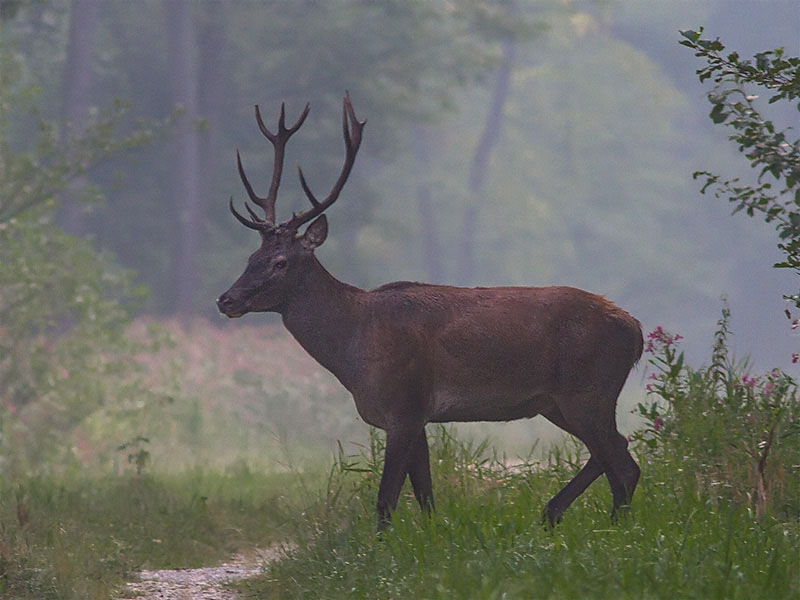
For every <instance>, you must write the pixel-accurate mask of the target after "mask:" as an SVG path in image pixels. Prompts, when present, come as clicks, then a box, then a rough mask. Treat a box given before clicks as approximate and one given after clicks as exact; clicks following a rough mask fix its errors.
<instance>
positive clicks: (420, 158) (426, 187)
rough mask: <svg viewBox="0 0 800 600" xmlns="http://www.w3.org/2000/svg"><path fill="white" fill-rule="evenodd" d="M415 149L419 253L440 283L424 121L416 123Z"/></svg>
mask: <svg viewBox="0 0 800 600" xmlns="http://www.w3.org/2000/svg"><path fill="white" fill-rule="evenodd" d="M414 139H415V140H416V143H415V144H414V153H415V155H416V159H417V163H418V168H419V174H420V178H419V183H417V210H418V213H419V221H420V229H421V231H422V253H423V257H422V258H423V261H424V264H425V270H426V271H427V277H428V281H430V282H432V283H442V276H443V275H444V273H443V271H442V247H441V244H440V236H441V232H440V231H439V225H438V220H437V212H436V210H435V209H434V206H433V197H432V194H431V183H430V167H429V165H430V164H431V144H432V143H433V140H432V136H431V135H430V131H429V130H428V128H427V127H426V126H425V125H419V126H417V127H416V134H415V135H414Z"/></svg>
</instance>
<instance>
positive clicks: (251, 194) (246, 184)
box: [236, 148, 266, 221]
mask: <svg viewBox="0 0 800 600" xmlns="http://www.w3.org/2000/svg"><path fill="white" fill-rule="evenodd" d="M236 168H237V169H238V170H239V178H240V179H241V180H242V183H243V184H244V189H245V190H247V195H248V196H249V197H250V201H251V202H254V203H255V204H257V205H259V206H263V203H264V202H266V198H261V197H259V196H257V195H256V193H255V192H254V191H253V186H252V185H250V181H248V179H247V175H245V173H244V167H243V166H242V157H241V156H240V154H239V149H238V148H237V149H236ZM246 208H247V211H248V212H249V213H250V214H251V215H252V214H254V213H253V211H252V210H250V207H249V206H246ZM254 218H255V220H256V221H263V220H264V219H262V218H261V217H254Z"/></svg>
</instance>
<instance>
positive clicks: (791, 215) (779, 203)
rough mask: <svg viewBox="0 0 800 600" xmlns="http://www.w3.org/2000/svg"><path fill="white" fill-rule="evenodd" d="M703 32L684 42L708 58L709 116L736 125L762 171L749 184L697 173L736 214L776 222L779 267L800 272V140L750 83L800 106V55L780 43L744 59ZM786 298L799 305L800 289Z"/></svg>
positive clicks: (741, 143) (703, 76)
mask: <svg viewBox="0 0 800 600" xmlns="http://www.w3.org/2000/svg"><path fill="white" fill-rule="evenodd" d="M702 33H703V29H702V28H700V30H699V31H691V30H687V31H682V32H681V35H682V36H683V38H684V39H683V40H681V41H680V44H682V45H683V46H686V47H688V48H691V49H693V50H694V51H695V56H697V57H699V58H703V59H704V60H705V61H706V66H705V67H703V68H701V69H698V70H697V71H696V73H697V75H698V77H699V79H700V81H701V82H705V81H707V80H709V79H711V80H712V81H713V82H714V84H715V87H714V89H713V90H711V91H710V92H708V94H707V97H708V101H709V102H710V103H711V112H710V113H709V117H710V118H711V120H712V121H713V122H714V123H717V124H724V125H726V126H727V127H730V128H731V129H732V130H733V132H732V133H731V135H730V136H729V138H730V139H731V140H732V141H734V142H736V143H737V144H738V147H739V151H740V152H741V153H742V154H744V155H745V157H746V158H747V159H748V160H749V161H750V166H751V167H752V168H754V169H757V170H758V178H757V180H756V182H755V184H747V183H743V182H742V181H741V180H740V179H739V178H738V177H737V178H733V179H723V178H722V177H720V176H719V175H716V174H714V173H710V172H708V171H697V172H695V173H694V178H695V179H697V178H704V179H705V183H704V185H703V187H702V190H701V191H702V192H703V193H706V191H707V190H708V189H709V188H711V189H713V190H714V195H715V197H717V198H720V197H726V198H727V199H728V200H729V201H730V202H732V203H734V205H735V208H734V213H736V212H739V211H745V213H746V214H747V215H748V216H754V215H755V214H756V213H758V214H761V215H763V217H764V219H765V221H766V222H768V223H774V224H775V227H776V229H777V230H778V237H779V239H780V240H781V241H780V243H779V244H778V248H780V250H781V251H782V252H783V253H784V254H785V259H784V260H783V261H781V262H779V263H777V264H775V265H774V266H775V267H778V268H789V269H793V270H794V271H795V273H797V274H798V275H800V185H798V184H800V139H795V140H792V139H791V137H790V132H791V129H790V128H789V129H779V128H778V127H776V126H775V124H774V123H773V122H772V121H771V120H768V119H765V118H764V117H763V116H762V115H761V113H760V112H759V111H758V109H757V108H756V106H755V101H756V100H757V99H758V96H757V95H755V94H753V93H752V91H751V86H758V87H761V88H764V89H766V90H768V91H769V92H770V94H771V95H770V96H769V104H773V103H775V102H778V101H781V100H783V101H787V102H792V103H794V102H797V109H798V110H800V101H798V99H800V58H798V57H787V56H786V55H785V51H784V49H783V48H777V49H775V50H768V51H765V52H759V53H758V54H756V55H755V56H754V57H753V59H742V58H740V57H739V54H738V53H737V52H730V53H728V54H725V53H724V52H725V46H724V45H723V44H722V42H720V41H719V39H716V40H708V39H703V38H702V37H701V36H702ZM773 186H776V187H773ZM787 298H788V299H790V300H791V301H793V302H794V304H795V306H797V307H798V308H800V293H797V294H793V295H791V296H788V297H787Z"/></svg>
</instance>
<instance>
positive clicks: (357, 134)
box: [284, 92, 367, 229]
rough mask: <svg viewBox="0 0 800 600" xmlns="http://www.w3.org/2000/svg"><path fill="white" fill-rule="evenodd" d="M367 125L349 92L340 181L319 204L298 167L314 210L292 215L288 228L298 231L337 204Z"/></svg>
mask: <svg viewBox="0 0 800 600" xmlns="http://www.w3.org/2000/svg"><path fill="white" fill-rule="evenodd" d="M366 124H367V120H366V119H364V120H363V121H359V120H358V119H357V118H356V113H355V110H353V103H352V102H351V101H350V92H347V93H346V94H345V97H344V106H343V107H342V132H343V133H344V146H345V158H344V166H343V167H342V172H341V173H340V174H339V179H337V180H336V183H335V184H334V186H333V189H331V191H330V193H329V194H328V196H327V197H326V198H325V200H323V201H322V202H319V201H318V200H317V198H316V197H315V196H314V194H313V193H312V192H311V189H310V188H309V187H308V183H306V178H305V177H304V176H303V170H302V169H301V168H300V167H299V166H298V167H297V173H298V175H299V176H300V185H301V186H302V187H303V191H304V192H305V194H306V196H307V197H308V199H309V201H310V202H311V205H312V208H311V209H310V210H307V211H305V212H301V213H300V214H299V215H292V218H291V219H289V220H288V221H287V222H286V223H285V224H284V225H285V226H286V227H289V228H292V229H297V228H298V227H300V226H301V225H303V224H304V223H308V222H309V221H311V220H312V219H314V218H315V217H317V216H319V215H321V214H322V213H323V212H325V210H327V208H328V207H329V206H330V205H331V204H333V203H334V202H336V199H337V198H338V197H339V193H340V192H341V191H342V188H343V187H344V184H345V183H346V182H347V178H348V177H349V175H350V171H351V170H352V168H353V164H354V163H355V161H356V154H357V153H358V148H359V146H360V145H361V131H362V130H363V129H364V125H366Z"/></svg>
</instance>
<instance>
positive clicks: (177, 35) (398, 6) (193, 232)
mask: <svg viewBox="0 0 800 600" xmlns="http://www.w3.org/2000/svg"><path fill="white" fill-rule="evenodd" d="M9 6H10V7H11V8H10V9H9V15H10V16H7V17H6V20H5V21H4V23H3V25H2V27H3V29H2V32H3V36H2V37H3V41H2V43H3V45H4V46H5V47H6V48H9V49H11V51H12V52H14V53H15V54H17V55H19V56H21V57H22V64H23V82H24V84H25V85H28V86H35V87H37V88H38V89H39V91H40V93H39V94H38V95H36V96H35V97H33V100H32V101H31V104H32V105H33V106H35V108H36V109H37V111H38V112H39V114H41V115H45V116H47V117H48V118H53V119H56V120H57V119H65V120H67V121H69V122H71V123H72V125H73V126H74V128H75V129H78V130H79V129H80V128H81V127H83V126H84V125H85V124H86V123H88V122H90V121H91V119H92V118H93V117H94V116H96V115H98V114H101V113H102V111H103V110H104V108H105V107H108V106H109V105H110V104H111V103H112V101H113V100H114V99H122V100H123V101H125V103H127V104H128V105H129V111H128V114H127V117H126V118H125V119H124V120H123V122H122V126H121V127H122V131H128V132H129V131H132V130H134V129H135V128H137V127H140V126H141V125H139V124H137V121H136V120H137V119H148V120H162V121H160V122H161V123H162V124H161V125H158V126H155V127H156V132H155V133H156V134H157V135H156V136H155V137H154V139H153V140H152V141H151V142H150V143H149V144H147V145H145V146H144V147H142V148H141V149H138V150H136V151H130V152H126V153H122V154H119V155H118V156H117V157H116V158H115V159H114V160H112V161H106V162H104V163H102V164H99V165H97V166H95V167H93V168H92V169H90V170H89V172H88V173H87V174H86V179H87V181H88V182H89V183H92V184H95V185H97V186H99V187H100V188H101V189H103V190H104V192H105V195H106V200H105V201H104V202H103V203H100V204H89V205H85V204H82V203H81V202H80V201H78V200H76V199H75V198H69V197H67V198H64V208H63V210H62V216H61V218H62V221H63V223H64V226H65V228H67V229H68V230H70V231H72V232H74V233H76V234H78V235H81V236H86V237H89V238H90V239H92V240H93V243H94V244H95V245H96V246H97V247H98V248H101V249H104V250H106V251H108V252H110V253H113V255H114V256H115V260H116V261H117V262H119V263H120V264H121V265H123V266H125V267H128V268H132V269H134V270H135V271H136V273H137V275H136V277H137V279H138V280H139V281H141V282H142V283H144V284H146V285H147V286H148V287H149V289H150V300H149V301H148V303H147V304H146V305H145V306H144V308H143V309H141V310H142V312H143V313H144V314H148V315H154V316H171V315H179V316H187V315H199V316H202V317H205V318H208V319H213V320H214V321H215V322H217V323H219V324H225V325H226V326H227V325H228V323H227V322H225V323H223V322H222V321H217V319H220V317H219V315H217V314H216V311H215V307H214V300H215V298H216V297H217V295H218V294H219V293H221V292H222V291H224V290H225V289H226V288H227V287H228V285H230V283H231V282H232V281H233V280H234V279H235V278H236V277H237V276H238V275H239V273H240V272H241V270H242V269H243V267H244V264H245V260H246V257H247V255H248V253H249V252H251V251H252V250H254V249H255V248H256V247H257V243H258V238H257V236H256V235H255V234H254V233H253V232H251V231H249V230H247V229H245V228H244V227H241V226H240V225H239V224H238V223H237V222H236V221H235V220H234V219H233V217H232V216H231V215H230V214H229V213H228V212H227V200H228V197H229V196H231V195H233V196H234V198H235V199H236V201H237V203H238V206H239V207H240V209H241V206H242V204H241V203H242V202H243V200H244V199H245V198H246V194H245V191H244V189H243V188H242V185H241V183H240V181H239V179H238V175H237V171H236V163H235V150H236V149H237V148H238V149H240V150H241V153H242V160H243V162H244V165H245V168H246V169H247V172H248V173H249V174H250V177H251V181H253V184H254V185H255V186H256V188H257V193H260V194H264V193H265V192H266V187H267V183H268V182H269V179H270V176H271V172H270V169H271V163H272V155H271V148H270V146H269V144H268V143H267V142H266V140H264V139H263V138H262V137H261V135H260V133H259V132H258V128H257V125H256V122H255V119H254V117H253V113H252V111H253V109H252V106H253V105H254V104H259V105H260V106H261V109H262V114H263V116H264V120H265V122H266V124H267V126H269V127H274V125H275V123H276V119H277V116H278V112H279V107H280V103H281V102H282V101H285V102H286V110H287V120H289V121H291V120H293V119H294V118H296V116H297V115H299V114H300V111H301V110H302V108H303V106H304V104H305V102H310V103H311V114H310V116H309V118H308V120H307V122H306V123H305V124H304V126H303V128H302V129H301V130H300V131H299V133H298V134H297V135H296V136H295V137H294V138H293V139H292V142H291V143H290V145H289V150H288V156H287V160H286V169H285V172H284V176H283V184H282V188H281V193H280V194H279V198H278V216H279V218H282V219H285V218H288V217H289V216H290V215H291V213H292V211H299V210H302V209H304V208H306V205H307V201H306V200H305V198H304V197H303V194H302V192H301V190H300V186H299V183H298V180H297V177H296V173H295V168H294V167H295V165H296V164H298V163H299V164H302V165H303V168H304V172H305V173H307V175H308V179H309V183H310V185H311V187H312V189H314V190H315V192H316V193H317V194H318V195H324V194H325V193H327V190H328V189H330V187H331V186H332V185H333V182H334V180H335V178H336V175H337V173H338V171H339V169H340V168H341V163H342V160H343V159H342V156H343V142H342V139H341V130H340V110H341V98H342V96H343V95H344V93H345V90H349V92H350V94H351V96H352V98H353V103H354V105H355V108H356V112H357V114H358V116H359V118H367V119H368V124H367V126H366V129H365V133H364V135H365V141H364V144H363V146H362V148H361V151H360V153H359V156H358V159H357V162H356V166H355V169H354V171H353V174H352V175H351V178H350V181H349V182H348V184H347V186H346V187H345V191H344V192H343V194H342V196H341V198H340V199H339V201H338V202H337V203H336V204H335V205H334V206H333V207H332V208H331V209H330V210H329V211H328V215H329V220H330V230H331V236H330V239H329V240H328V242H327V243H326V244H325V245H324V246H323V247H322V248H321V249H320V250H319V252H318V255H319V256H320V259H321V260H322V262H323V263H324V264H325V265H326V267H328V268H329V270H330V271H331V272H332V273H333V274H334V275H336V276H337V277H339V278H340V279H342V280H344V281H347V282H350V283H353V284H357V285H360V286H365V287H373V286H376V285H379V284H381V283H385V282H387V281H393V280H401V279H407V280H418V281H435V282H441V283H450V284H458V285H536V286H539V285H551V284H564V285H573V286H577V287H582V288H585V289H588V290H590V291H593V292H596V293H600V294H604V295H606V296H608V297H609V298H610V299H612V300H613V301H615V302H616V303H618V304H619V305H620V306H622V307H624V308H625V309H626V310H628V311H629V312H630V313H631V314H633V315H634V316H636V317H637V318H638V319H640V320H641V322H642V323H643V326H644V329H645V330H646V331H648V330H651V329H652V328H654V327H656V326H658V325H661V326H664V327H665V328H668V329H669V330H671V331H674V332H676V333H680V334H681V335H683V336H684V338H685V341H684V347H685V348H686V349H687V352H688V354H689V356H690V358H691V359H693V360H695V361H698V362H701V361H703V360H704V357H705V356H707V355H708V349H709V348H710V345H711V342H712V336H713V332H714V330H715V326H716V321H717V320H718V318H719V316H720V309H721V306H722V304H721V297H722V296H723V295H725V296H727V299H728V302H729V304H730V307H731V310H732V314H733V318H732V330H733V332H734V338H733V340H734V347H735V352H736V354H737V356H739V357H744V356H751V357H752V360H753V362H754V363H755V366H756V367H758V368H760V369H766V368H770V367H773V366H779V367H783V368H788V369H791V368H792V364H791V355H792V352H793V351H796V349H797V339H796V337H795V336H794V334H793V332H792V331H791V329H790V327H789V322H788V320H787V319H786V316H785V315H784V309H785V308H786V302H785V301H784V300H783V299H782V296H783V294H789V293H793V292H794V291H795V290H796V287H795V286H796V281H795V280H794V278H793V277H792V275H791V273H789V272H788V271H781V270H777V269H773V268H772V267H771V265H772V264H773V263H775V262H777V261H778V260H780V259H781V253H780V252H779V250H778V249H777V247H776V244H777V241H778V240H777V234H776V233H775V231H774V229H773V227H772V225H770V224H766V223H763V222H761V221H760V220H759V219H758V218H748V217H746V216H744V215H741V214H739V215H735V216H731V215H730V213H731V209H732V206H729V205H728V203H727V201H726V200H725V199H724V198H720V199H717V198H714V197H713V195H707V196H703V195H701V194H700V187H701V182H700V181H693V180H692V173H693V171H696V170H710V171H713V172H715V173H719V174H720V175H722V176H723V177H726V178H731V177H741V178H742V179H745V180H751V179H752V178H753V173H751V172H750V171H751V169H750V167H749V165H748V163H747V161H746V160H745V159H744V158H743V157H742V156H741V155H740V154H739V153H738V152H737V149H736V148H735V146H734V145H733V143H732V142H730V141H729V140H728V139H727V135H728V132H727V131H726V130H725V129H724V128H723V127H722V126H718V125H717V126H715V125H714V124H713V123H712V122H711V120H710V119H709V118H708V112H709V109H710V106H709V104H708V102H707V100H706V98H705V94H706V92H708V91H709V90H710V89H711V84H710V82H706V83H704V84H701V83H699V82H698V81H697V77H696V75H695V70H696V69H698V68H700V67H701V66H702V63H701V62H700V59H697V58H695V57H694V56H693V54H692V52H691V51H690V50H688V49H687V48H684V47H682V46H679V44H678V40H679V33H678V31H679V30H681V29H697V28H698V27H700V26H703V27H705V35H706V36H707V37H711V38H715V37H720V38H721V39H722V40H723V42H724V43H725V44H726V46H727V47H728V48H729V49H736V50H738V51H739V52H740V54H741V55H742V56H751V55H752V54H753V53H755V52H758V51H762V50H768V49H773V48H776V47H778V46H785V47H786V50H787V53H788V54H789V55H798V54H800V34H799V33H798V32H800V9H798V4H797V2H795V1H780V0H770V1H768V2H745V1H708V2H685V1H659V2H633V1H617V2H613V1H611V2H569V1H560V2H524V1H522V0H518V1H516V2H513V3H512V2H507V3H503V2H477V1H465V2H444V1H442V2H431V3H406V2H377V3H374V2H358V1H345V0H336V1H331V2H314V1H308V2H272V3H259V2H235V3H234V2H225V3H223V2H186V3H183V2H178V1H175V2H155V1H154V2H136V3H131V2H113V1H106V2H92V1H90V0H84V1H75V2H72V3H66V2H35V3H26V2H22V3H10V4H9ZM176 107H178V108H179V110H178V111H177V112H176V111H175V108H176ZM761 107H762V108H763V109H764V112H765V114H766V115H767V116H768V117H769V118H772V119H773V120H775V122H776V123H778V124H779V125H781V126H782V127H786V126H794V127H797V124H798V123H797V112H796V111H793V110H792V107H791V106H790V105H787V106H783V107H782V106H780V103H778V104H776V105H772V106H768V105H767V104H766V102H764V104H763V105H762V106H761ZM30 108H31V106H26V107H19V108H18V109H17V113H18V114H19V119H18V121H16V122H15V123H14V124H13V125H12V126H11V128H10V132H11V134H12V138H13V139H16V140H17V143H18V145H22V144H24V140H25V139H26V138H27V136H29V134H30V128H31V127H32V126H33V123H34V120H33V118H32V117H31V116H30V112H29V109H30ZM148 126H149V127H153V125H152V123H150V125H148ZM271 320H272V319H271V317H269V316H264V315H249V316H248V317H246V318H245V319H244V321H245V322H246V323H247V324H257V323H260V322H263V323H267V322H270V321H271ZM230 326H235V325H230Z"/></svg>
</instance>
